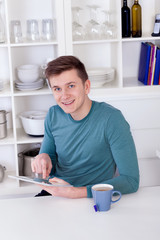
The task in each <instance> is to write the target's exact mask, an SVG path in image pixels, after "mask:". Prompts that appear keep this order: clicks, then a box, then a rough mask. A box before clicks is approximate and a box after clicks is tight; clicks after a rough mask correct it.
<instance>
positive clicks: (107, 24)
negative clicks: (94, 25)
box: [102, 10, 117, 39]
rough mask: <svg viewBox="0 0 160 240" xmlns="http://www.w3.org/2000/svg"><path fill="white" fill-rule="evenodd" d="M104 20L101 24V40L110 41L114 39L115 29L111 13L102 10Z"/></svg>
mask: <svg viewBox="0 0 160 240" xmlns="http://www.w3.org/2000/svg"><path fill="white" fill-rule="evenodd" d="M103 13H104V16H105V20H104V22H103V24H102V38H104V39H112V38H116V35H117V34H116V27H115V25H114V24H113V21H112V16H113V12H110V11H106V10H103Z"/></svg>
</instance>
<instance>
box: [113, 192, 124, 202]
mask: <svg viewBox="0 0 160 240" xmlns="http://www.w3.org/2000/svg"><path fill="white" fill-rule="evenodd" d="M114 193H117V194H118V195H119V198H118V199H117V200H115V201H113V200H112V199H111V203H115V202H118V201H119V200H120V199H121V197H122V194H121V193H120V192H119V191H112V196H113V194H114Z"/></svg>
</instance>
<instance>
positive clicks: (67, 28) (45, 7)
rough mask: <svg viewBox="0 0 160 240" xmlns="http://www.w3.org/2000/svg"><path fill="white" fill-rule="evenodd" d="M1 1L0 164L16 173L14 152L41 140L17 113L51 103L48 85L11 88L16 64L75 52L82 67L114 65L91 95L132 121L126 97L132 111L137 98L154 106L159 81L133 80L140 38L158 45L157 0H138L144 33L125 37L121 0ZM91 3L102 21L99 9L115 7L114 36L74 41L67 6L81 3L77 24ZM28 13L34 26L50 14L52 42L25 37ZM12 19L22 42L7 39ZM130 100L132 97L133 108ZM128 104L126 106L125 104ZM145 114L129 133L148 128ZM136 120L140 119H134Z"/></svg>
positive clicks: (85, 17)
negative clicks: (0, 119)
mask: <svg viewBox="0 0 160 240" xmlns="http://www.w3.org/2000/svg"><path fill="white" fill-rule="evenodd" d="M3 3H4V17H5V18H4V22H5V26H6V42H5V43H4V44H0V66H1V67H0V80H1V79H3V80H4V81H5V83H6V86H5V88H4V90H3V91H0V109H5V110H6V111H8V112H9V114H8V115H7V122H8V136H7V138H5V139H0V153H1V154H0V164H2V165H4V166H6V168H7V171H8V172H10V171H11V172H14V173H15V174H19V159H18V157H17V156H18V153H19V152H20V151H23V150H25V149H26V148H28V146H33V145H34V144H37V143H41V142H42V138H33V137H30V136H27V135H26V134H25V133H24V130H23V128H22V125H21V122H20V119H19V113H20V112H22V111H27V110H37V109H39V110H48V108H49V107H50V106H51V105H53V104H56V103H55V100H54V98H53V97H52V93H51V90H50V89H48V87H47V86H45V87H44V88H43V89H40V90H34V91H18V90H16V89H15V87H14V81H15V80H16V78H17V76H16V71H15V69H16V67H17V66H18V65H22V64H27V63H31V64H32V63H33V64H39V65H41V64H42V63H43V62H44V61H45V59H46V58H52V59H54V58H56V57H58V56H60V55H68V54H71V55H75V56H77V57H79V58H80V59H81V60H82V62H84V63H85V65H86V67H87V69H89V68H95V67H96V68H97V67H114V68H115V70H116V76H115V79H114V81H113V82H111V83H110V84H106V85H105V86H104V87H103V88H98V89H91V93H90V97H91V98H92V99H95V100H100V101H108V102H110V103H113V105H115V106H117V107H119V108H120V109H122V111H123V112H124V113H125V114H126V116H127V117H128V119H129V120H131V122H132V119H131V116H132V117H133V115H132V114H130V115H127V113H128V112H127V109H126V104H125V101H127V103H128V104H129V106H130V105H131V109H132V110H133V112H134V113H135V114H136V107H137V108H138V107H139V105H138V104H137V100H138V101H143V102H144V103H143V104H142V105H143V106H145V103H146V102H148V99H151V102H152V103H151V105H150V107H149V109H151V106H152V107H153V106H154V105H155V104H156V106H158V103H159V100H160V86H144V85H142V84H141V83H140V82H138V80H137V78H138V77H137V73H138V64H139V53H140V45H141V42H145V41H152V42H153V43H156V44H157V45H158V44H159V45H160V37H151V33H152V31H153V26H154V18H155V14H157V13H159V12H160V1H159V0H153V1H152V4H151V1H150V0H140V4H141V6H142V29H143V35H142V37H141V38H126V39H122V37H121V7H122V1H119V0H86V1H81V0H46V1H43V0H23V1H22V0H15V1H12V0H3ZM91 4H95V5H99V7H100V8H99V13H100V15H99V21H100V23H101V24H102V22H103V21H104V15H103V14H102V11H103V10H106V11H113V12H114V19H113V21H114V25H115V26H116V28H117V34H116V37H115V38H113V39H99V40H88V39H87V40H83V41H73V39H72V10H71V9H72V7H75V6H79V7H81V8H82V11H81V13H80V21H81V24H83V25H86V23H87V22H88V21H89V11H88V9H87V5H91ZM132 4H133V1H132V0H128V6H129V7H130V8H131V6H132ZM32 18H34V19H38V20H39V26H41V25H40V23H41V19H43V18H53V19H55V20H56V37H55V39H54V40H53V41H51V42H44V41H39V42H32V43H31V42H27V41H26V40H25V39H26V20H27V19H32ZM16 19H19V20H20V21H21V24H22V30H23V37H24V41H23V43H19V44H15V43H11V42H10V21H11V20H16ZM146 99H147V100H146ZM145 100H146V102H145ZM132 101H135V102H136V103H135V105H134V107H133V108H132ZM120 102H121V103H120ZM136 104H137V105H136ZM142 105H141V104H140V107H141V108H143V106H142ZM128 109H129V110H130V111H131V109H130V108H128ZM148 111H149V110H148ZM149 117H150V114H149V112H148V115H147V118H148V119H147V120H146V122H147V124H148V125H147V124H146V126H145V128H144V127H143V126H142V124H141V123H140V124H141V125H140V126H141V127H139V126H138V127H137V125H136V126H134V124H133V126H134V127H133V132H134V135H136V133H135V132H136V131H137V129H138V130H141V131H146V132H147V131H148V129H152V125H151V124H149V120H150V118H149ZM155 118H156V119H157V122H156V124H155V125H154V126H153V129H154V130H155V129H157V132H158V133H159V132H160V124H159V122H160V114H159V113H156V116H155ZM137 121H139V120H138V118H137ZM145 129H146V130H145ZM138 134H139V132H138ZM138 134H137V135H138ZM137 135H136V136H137ZM136 136H135V138H136ZM139 139H141V138H139ZM157 139H158V137H157V135H156V140H157ZM138 141H139V140H138ZM157 146H158V144H157ZM139 155H140V157H143V154H141V153H140V154H139ZM152 155H153V148H152V149H151V151H150V153H149V154H148V156H147V157H152ZM145 157H146V156H145ZM5 181H7V180H5ZM6 185H7V184H6V182H5V186H6ZM8 185H10V183H9V184H8ZM15 185H17V183H15ZM1 186H2V187H3V184H0V188H1ZM18 186H19V183H18Z"/></svg>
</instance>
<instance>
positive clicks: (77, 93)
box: [49, 69, 90, 120]
mask: <svg viewBox="0 0 160 240" xmlns="http://www.w3.org/2000/svg"><path fill="white" fill-rule="evenodd" d="M49 81H50V85H51V88H52V92H53V95H54V98H55V100H56V102H57V104H58V105H59V106H60V107H61V108H62V109H63V111H64V112H65V113H69V114H71V116H72V117H73V119H76V120H79V119H81V117H83V115H84V111H85V110H86V107H87V106H86V105H87V104H88V93H89V91H90V81H89V80H87V81H86V82H85V83H83V82H82V80H81V79H80V78H79V77H78V75H77V71H76V70H75V69H72V70H68V71H65V72H63V73H61V74H60V75H56V76H51V77H50V79H49Z"/></svg>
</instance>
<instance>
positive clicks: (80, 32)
mask: <svg viewBox="0 0 160 240" xmlns="http://www.w3.org/2000/svg"><path fill="white" fill-rule="evenodd" d="M81 10H82V8H80V7H72V19H73V22H72V37H73V40H74V41H78V40H84V39H85V30H84V27H83V26H82V25H81V24H80V20H79V12H80V11H81Z"/></svg>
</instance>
